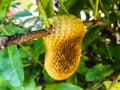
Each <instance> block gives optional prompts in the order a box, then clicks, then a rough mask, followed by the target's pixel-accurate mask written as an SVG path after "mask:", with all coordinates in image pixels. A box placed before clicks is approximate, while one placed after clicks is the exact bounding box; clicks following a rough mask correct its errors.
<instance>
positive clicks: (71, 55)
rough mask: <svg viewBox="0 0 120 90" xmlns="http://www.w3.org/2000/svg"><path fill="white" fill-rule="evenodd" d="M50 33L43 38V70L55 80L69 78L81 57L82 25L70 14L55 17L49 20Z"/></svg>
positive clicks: (83, 31)
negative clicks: (44, 49) (44, 50)
mask: <svg viewBox="0 0 120 90" xmlns="http://www.w3.org/2000/svg"><path fill="white" fill-rule="evenodd" d="M49 21H50V23H51V25H52V33H51V34H50V35H48V36H46V37H44V38H43V40H44V45H45V48H46V54H45V63H44V66H45V69H46V71H47V73H48V74H49V75H50V76H51V77H52V78H54V79H56V80H64V79H66V78H68V77H70V76H71V75H72V74H73V73H74V72H75V71H76V69H77V67H78V65H79V61H80V57H81V51H82V50H81V42H82V39H83V37H84V33H85V30H84V25H83V23H82V22H81V20H80V19H79V18H77V17H75V16H73V15H71V14H67V15H66V14H63V15H56V16H54V17H51V18H50V19H49Z"/></svg>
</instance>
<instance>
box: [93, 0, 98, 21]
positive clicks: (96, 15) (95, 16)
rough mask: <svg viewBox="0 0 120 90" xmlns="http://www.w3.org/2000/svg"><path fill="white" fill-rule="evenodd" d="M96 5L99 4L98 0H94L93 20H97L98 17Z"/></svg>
mask: <svg viewBox="0 0 120 90" xmlns="http://www.w3.org/2000/svg"><path fill="white" fill-rule="evenodd" d="M98 6H99V0H96V3H95V15H94V20H97V18H98Z"/></svg>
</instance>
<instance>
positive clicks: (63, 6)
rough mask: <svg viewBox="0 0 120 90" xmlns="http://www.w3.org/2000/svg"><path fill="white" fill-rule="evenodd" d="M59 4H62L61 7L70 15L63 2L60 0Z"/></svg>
mask: <svg viewBox="0 0 120 90" xmlns="http://www.w3.org/2000/svg"><path fill="white" fill-rule="evenodd" d="M58 2H59V3H60V5H61V7H62V8H63V10H64V12H65V13H67V14H69V12H68V10H67V8H66V7H65V5H64V4H63V2H62V1H61V0H58Z"/></svg>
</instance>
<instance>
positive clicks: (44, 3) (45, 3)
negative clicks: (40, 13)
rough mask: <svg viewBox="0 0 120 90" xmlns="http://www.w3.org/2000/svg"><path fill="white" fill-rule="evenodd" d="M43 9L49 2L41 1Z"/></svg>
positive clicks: (46, 0)
mask: <svg viewBox="0 0 120 90" xmlns="http://www.w3.org/2000/svg"><path fill="white" fill-rule="evenodd" d="M41 2H42V4H43V7H44V8H46V7H47V6H48V3H49V2H50V0H41Z"/></svg>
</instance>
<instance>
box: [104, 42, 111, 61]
mask: <svg viewBox="0 0 120 90" xmlns="http://www.w3.org/2000/svg"><path fill="white" fill-rule="evenodd" d="M105 46H106V49H107V51H108V55H109V58H110V60H112V55H111V52H110V49H109V47H108V45H107V43H105Z"/></svg>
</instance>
